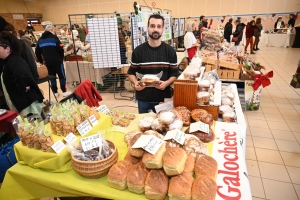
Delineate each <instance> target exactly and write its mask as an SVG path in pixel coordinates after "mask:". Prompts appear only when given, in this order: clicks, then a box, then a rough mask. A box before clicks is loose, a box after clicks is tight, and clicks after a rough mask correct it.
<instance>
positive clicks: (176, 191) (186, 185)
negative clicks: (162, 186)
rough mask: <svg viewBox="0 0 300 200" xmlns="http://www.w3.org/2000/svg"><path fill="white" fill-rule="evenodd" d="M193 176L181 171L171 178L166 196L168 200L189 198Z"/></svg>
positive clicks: (186, 199) (188, 199) (187, 199)
mask: <svg viewBox="0 0 300 200" xmlns="http://www.w3.org/2000/svg"><path fill="white" fill-rule="evenodd" d="M193 181H194V178H193V176H192V175H191V174H189V173H182V174H180V175H178V176H174V177H172V178H171V181H170V185H169V191H168V196H169V200H177V199H180V200H190V199H191V197H192V185H193Z"/></svg>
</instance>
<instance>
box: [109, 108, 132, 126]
mask: <svg viewBox="0 0 300 200" xmlns="http://www.w3.org/2000/svg"><path fill="white" fill-rule="evenodd" d="M108 115H110V116H111V121H112V123H113V124H114V125H119V126H123V127H126V126H128V125H129V124H130V122H131V121H132V120H134V119H135V115H134V114H132V113H126V112H124V111H121V110H117V109H112V110H111V111H110V112H109V113H108Z"/></svg>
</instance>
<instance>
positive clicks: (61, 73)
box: [35, 25, 71, 97]
mask: <svg viewBox="0 0 300 200" xmlns="http://www.w3.org/2000/svg"><path fill="white" fill-rule="evenodd" d="M54 30H55V29H54V27H53V26H52V25H47V26H46V28H45V32H44V33H43V34H42V36H41V37H40V39H39V40H38V43H37V46H36V49H35V54H36V57H37V60H38V61H39V62H40V63H44V64H45V65H46V67H47V69H48V73H49V75H52V76H56V74H57V75H58V77H59V82H60V89H61V90H62V92H63V96H64V97H67V96H69V95H70V94H71V92H67V90H66V76H65V69H64V65H63V58H64V49H63V44H62V43H61V42H60V41H59V39H58V37H57V36H56V35H55V34H54ZM51 89H52V91H53V92H54V95H55V96H56V97H58V96H59V93H58V91H57V85H56V79H54V80H51Z"/></svg>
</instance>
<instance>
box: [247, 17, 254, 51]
mask: <svg viewBox="0 0 300 200" xmlns="http://www.w3.org/2000/svg"><path fill="white" fill-rule="evenodd" d="M255 28H256V26H255V21H254V20H252V21H250V22H249V23H248V24H247V26H246V46H245V52H247V48H248V45H249V44H250V53H251V54H255V53H254V52H253V36H254V29H255Z"/></svg>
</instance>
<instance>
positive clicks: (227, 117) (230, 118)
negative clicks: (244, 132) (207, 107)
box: [222, 112, 236, 122]
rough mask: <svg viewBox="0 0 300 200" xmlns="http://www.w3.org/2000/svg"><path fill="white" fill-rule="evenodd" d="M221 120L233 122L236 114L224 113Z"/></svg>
mask: <svg viewBox="0 0 300 200" xmlns="http://www.w3.org/2000/svg"><path fill="white" fill-rule="evenodd" d="M222 118H223V122H235V121H236V114H235V112H224V113H223V116H222Z"/></svg>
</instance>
